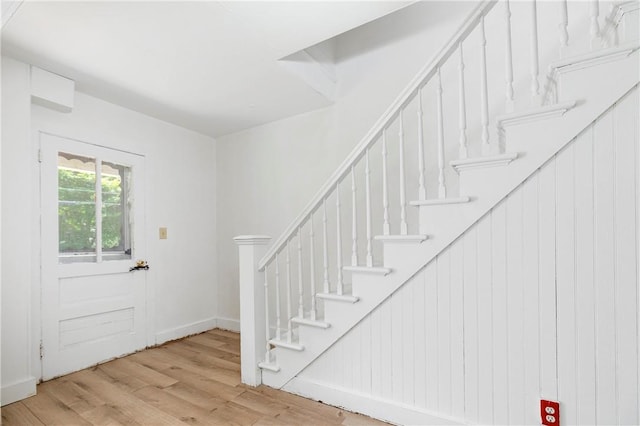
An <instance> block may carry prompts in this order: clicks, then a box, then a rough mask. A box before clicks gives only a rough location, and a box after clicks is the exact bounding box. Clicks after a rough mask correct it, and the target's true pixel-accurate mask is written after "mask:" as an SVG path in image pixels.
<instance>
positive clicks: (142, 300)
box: [40, 133, 147, 380]
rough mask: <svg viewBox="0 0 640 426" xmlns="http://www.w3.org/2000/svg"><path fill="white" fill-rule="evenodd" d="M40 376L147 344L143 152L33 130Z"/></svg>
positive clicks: (80, 365)
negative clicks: (37, 155) (141, 266)
mask: <svg viewBox="0 0 640 426" xmlns="http://www.w3.org/2000/svg"><path fill="white" fill-rule="evenodd" d="M40 144H41V152H42V165H41V209H42V268H43V270H42V277H43V278H42V343H43V358H42V376H43V379H45V380H46V379H50V378H53V377H56V376H60V375H62V374H66V373H69V372H72V371H77V370H80V369H82V368H86V367H88V366H91V365H94V364H96V363H99V362H102V361H105V360H108V359H111V358H114V357H117V356H121V355H124V354H127V353H131V352H134V351H136V350H138V349H142V348H144V347H145V346H146V332H147V324H146V272H145V271H144V270H141V271H133V272H130V268H131V267H132V266H134V265H135V263H136V260H146V257H145V256H146V253H145V236H144V233H143V232H144V229H145V223H144V157H142V156H139V155H135V154H130V153H126V152H122V151H117V150H113V149H109V148H104V147H100V146H96V145H91V144H88V143H84V142H79V141H75V140H71V139H66V138H63V137H59V136H53V135H49V134H45V133H41V134H40Z"/></svg>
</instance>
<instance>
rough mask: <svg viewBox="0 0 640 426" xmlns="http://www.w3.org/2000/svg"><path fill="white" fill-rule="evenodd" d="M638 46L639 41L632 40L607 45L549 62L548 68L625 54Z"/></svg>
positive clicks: (639, 45)
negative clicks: (625, 42) (620, 43)
mask: <svg viewBox="0 0 640 426" xmlns="http://www.w3.org/2000/svg"><path fill="white" fill-rule="evenodd" d="M638 48H640V42H638V41H633V42H631V43H627V44H624V45H621V46H615V47H607V48H604V49H599V50H596V51H595V52H589V53H584V54H581V55H575V56H570V57H568V58H563V59H560V60H558V61H555V62H552V63H551V64H549V69H560V68H565V67H567V68H568V67H570V66H572V65H576V64H580V63H589V62H596V61H597V60H598V59H600V58H603V57H607V56H618V55H620V56H626V55H628V54H630V53H631V52H633V51H634V50H636V49H638Z"/></svg>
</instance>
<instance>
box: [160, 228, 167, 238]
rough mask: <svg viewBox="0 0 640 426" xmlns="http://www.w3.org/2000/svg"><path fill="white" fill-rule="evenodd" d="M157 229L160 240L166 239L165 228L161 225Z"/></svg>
mask: <svg viewBox="0 0 640 426" xmlns="http://www.w3.org/2000/svg"><path fill="white" fill-rule="evenodd" d="M159 231H160V232H159V234H160V239H161V240H166V239H167V228H164V227H162V228H160V229H159Z"/></svg>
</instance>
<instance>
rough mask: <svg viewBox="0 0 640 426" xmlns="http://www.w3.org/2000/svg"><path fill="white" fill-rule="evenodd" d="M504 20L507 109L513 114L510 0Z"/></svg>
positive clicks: (507, 0) (507, 1) (506, 1)
mask: <svg viewBox="0 0 640 426" xmlns="http://www.w3.org/2000/svg"><path fill="white" fill-rule="evenodd" d="M504 20H505V28H506V34H505V36H506V38H505V50H506V55H505V59H506V60H505V65H506V80H507V92H506V95H507V100H506V108H505V110H506V111H507V112H513V109H514V100H513V57H512V56H513V55H512V48H511V8H510V7H509V0H505V2H504Z"/></svg>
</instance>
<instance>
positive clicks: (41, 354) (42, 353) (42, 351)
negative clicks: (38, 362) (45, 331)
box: [40, 341, 44, 359]
mask: <svg viewBox="0 0 640 426" xmlns="http://www.w3.org/2000/svg"><path fill="white" fill-rule="evenodd" d="M43 357H44V345H43V344H42V341H40V359H42V358H43Z"/></svg>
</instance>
